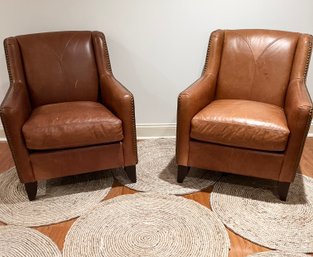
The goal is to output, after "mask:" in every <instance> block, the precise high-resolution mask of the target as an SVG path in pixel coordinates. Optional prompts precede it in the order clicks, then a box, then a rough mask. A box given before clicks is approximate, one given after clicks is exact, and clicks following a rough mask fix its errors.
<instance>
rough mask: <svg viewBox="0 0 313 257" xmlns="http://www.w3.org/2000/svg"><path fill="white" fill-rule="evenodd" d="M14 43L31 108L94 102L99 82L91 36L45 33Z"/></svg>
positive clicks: (19, 38)
mask: <svg viewBox="0 0 313 257" xmlns="http://www.w3.org/2000/svg"><path fill="white" fill-rule="evenodd" d="M16 39H17V41H18V43H19V46H20V49H21V53H22V57H23V64H24V71H25V74H26V78H27V85H28V88H29V92H30V97H31V100H32V105H33V106H40V105H44V104H50V103H57V102H68V101H97V97H98V84H99V82H98V81H99V80H98V75H97V65H96V61H95V57H94V51H93V44H92V38H91V32H89V31H85V32H82V31H79V32H75V31H73V32H70V31H67V32H48V33H38V34H32V35H24V36H17V37H16Z"/></svg>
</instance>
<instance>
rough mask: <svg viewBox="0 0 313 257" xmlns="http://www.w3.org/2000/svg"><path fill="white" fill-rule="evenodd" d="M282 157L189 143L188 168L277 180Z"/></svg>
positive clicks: (195, 142) (214, 145) (208, 144)
mask: <svg viewBox="0 0 313 257" xmlns="http://www.w3.org/2000/svg"><path fill="white" fill-rule="evenodd" d="M283 159H284V156H283V154H279V153H270V152H263V151H255V150H250V149H242V148H236V147H230V146H223V145H217V144H210V143H206V144H204V143H201V142H197V141H190V150H189V160H188V166H191V167H198V168H202V169H208V170H213V171H222V172H228V173H233V174H239V175H245V176H252V177H258V178H265V179H274V180H278V179H279V174H280V170H281V165H282V163H283Z"/></svg>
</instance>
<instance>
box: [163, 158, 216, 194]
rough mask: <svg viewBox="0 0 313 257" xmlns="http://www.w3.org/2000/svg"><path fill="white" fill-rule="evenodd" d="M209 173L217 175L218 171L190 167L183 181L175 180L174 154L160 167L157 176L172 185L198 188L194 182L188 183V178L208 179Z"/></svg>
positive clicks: (175, 165)
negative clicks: (164, 165) (163, 166)
mask: <svg viewBox="0 0 313 257" xmlns="http://www.w3.org/2000/svg"><path fill="white" fill-rule="evenodd" d="M211 175H216V176H219V175H220V173H219V172H214V171H209V170H204V169H199V168H191V169H190V170H189V173H188V175H187V177H186V178H185V180H184V182H183V183H178V182H177V164H176V158H175V156H174V157H173V158H171V159H170V161H169V162H168V164H167V165H166V167H165V168H163V169H162V171H161V172H160V174H159V176H158V177H159V178H160V179H161V180H164V181H166V182H168V183H170V184H173V185H179V186H181V187H183V188H190V189H198V187H196V186H194V185H195V184H194V183H192V184H191V183H188V180H190V179H191V178H194V179H203V180H210V178H211Z"/></svg>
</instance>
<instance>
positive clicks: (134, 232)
mask: <svg viewBox="0 0 313 257" xmlns="http://www.w3.org/2000/svg"><path fill="white" fill-rule="evenodd" d="M229 247H230V242H229V239H228V235H227V231H226V229H225V227H224V226H223V224H222V223H221V222H220V221H219V220H218V219H217V218H216V216H215V215H214V213H213V212H212V211H211V210H209V209H208V208H206V207H204V206H202V205H200V204H198V203H196V202H194V201H192V200H188V199H185V198H183V197H178V196H171V195H164V194H155V193H136V194H132V195H123V196H119V197H116V198H113V199H111V200H108V201H105V202H102V203H100V204H99V205H98V206H97V207H96V208H95V209H93V210H92V211H91V213H89V214H88V215H85V216H82V217H80V218H79V219H78V220H77V221H76V222H75V223H74V224H73V226H72V227H71V229H70V231H69V233H68V234H67V236H66V238H65V243H64V249H63V256H64V257H73V256H89V257H94V256H110V257H116V256H129V257H130V256H134V257H135V256H136V257H138V256H145V257H148V256H162V257H163V256H180V257H185V256H188V257H189V256H197V257H200V256H203V257H204V256H205V257H210V256H219V257H224V256H228V251H229Z"/></svg>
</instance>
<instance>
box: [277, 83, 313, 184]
mask: <svg viewBox="0 0 313 257" xmlns="http://www.w3.org/2000/svg"><path fill="white" fill-rule="evenodd" d="M285 113H286V117H287V123H288V127H289V130H290V136H289V140H288V145H287V149H286V152H285V159H284V164H283V167H282V170H281V174H280V178H279V180H280V181H285V182H290V181H293V179H294V177H295V173H296V170H297V168H298V166H299V162H300V158H301V154H302V151H303V146H304V143H305V140H306V137H307V134H308V131H309V128H310V124H311V120H312V101H311V99H310V96H309V93H308V91H307V88H306V85H305V82H304V80H303V79H294V80H292V81H291V82H290V83H289V87H288V91H287V95H286V102H285Z"/></svg>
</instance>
